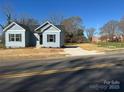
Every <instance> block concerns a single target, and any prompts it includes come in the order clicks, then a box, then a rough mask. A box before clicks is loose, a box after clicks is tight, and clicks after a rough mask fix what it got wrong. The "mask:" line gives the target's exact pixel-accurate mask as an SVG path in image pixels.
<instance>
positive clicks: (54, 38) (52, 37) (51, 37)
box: [47, 35, 56, 42]
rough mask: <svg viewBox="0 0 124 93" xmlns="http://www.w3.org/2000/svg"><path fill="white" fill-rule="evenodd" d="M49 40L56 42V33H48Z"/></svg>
mask: <svg viewBox="0 0 124 93" xmlns="http://www.w3.org/2000/svg"><path fill="white" fill-rule="evenodd" d="M47 42H56V37H55V35H47Z"/></svg>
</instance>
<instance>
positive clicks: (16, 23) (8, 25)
mask: <svg viewBox="0 0 124 93" xmlns="http://www.w3.org/2000/svg"><path fill="white" fill-rule="evenodd" d="M13 24H14V25H18V26H20V25H19V24H17V23H16V22H12V23H11V24H9V25H8V26H7V27H5V28H4V29H3V31H6V29H8V28H9V27H10V26H12V25H13ZM20 27H21V28H23V27H22V26H20ZM23 29H24V28H23ZM24 30H25V29H24Z"/></svg>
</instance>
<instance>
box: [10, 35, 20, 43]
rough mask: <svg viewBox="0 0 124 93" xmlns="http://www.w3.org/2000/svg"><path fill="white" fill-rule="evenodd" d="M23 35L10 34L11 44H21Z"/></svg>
mask: <svg viewBox="0 0 124 93" xmlns="http://www.w3.org/2000/svg"><path fill="white" fill-rule="evenodd" d="M21 41H22V35H21V34H9V42H21Z"/></svg>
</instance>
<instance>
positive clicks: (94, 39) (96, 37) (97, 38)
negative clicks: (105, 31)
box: [92, 36, 101, 43]
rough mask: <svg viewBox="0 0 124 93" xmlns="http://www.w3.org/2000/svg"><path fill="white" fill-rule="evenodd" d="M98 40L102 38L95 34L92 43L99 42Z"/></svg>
mask: <svg viewBox="0 0 124 93" xmlns="http://www.w3.org/2000/svg"><path fill="white" fill-rule="evenodd" d="M98 42H101V40H100V38H99V37H98V36H93V37H92V43H98Z"/></svg>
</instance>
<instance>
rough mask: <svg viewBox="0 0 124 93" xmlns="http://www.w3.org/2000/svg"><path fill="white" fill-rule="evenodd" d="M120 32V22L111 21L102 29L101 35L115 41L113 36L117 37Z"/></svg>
mask: <svg viewBox="0 0 124 93" xmlns="http://www.w3.org/2000/svg"><path fill="white" fill-rule="evenodd" d="M118 31H119V30H118V21H115V20H110V21H109V22H107V23H106V24H105V25H104V26H103V27H102V28H101V35H102V36H106V37H107V38H106V39H109V40H110V41H113V36H114V35H117V34H118V33H119V32H118Z"/></svg>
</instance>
